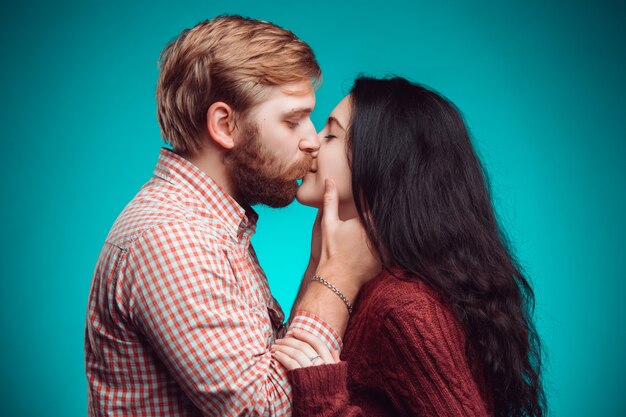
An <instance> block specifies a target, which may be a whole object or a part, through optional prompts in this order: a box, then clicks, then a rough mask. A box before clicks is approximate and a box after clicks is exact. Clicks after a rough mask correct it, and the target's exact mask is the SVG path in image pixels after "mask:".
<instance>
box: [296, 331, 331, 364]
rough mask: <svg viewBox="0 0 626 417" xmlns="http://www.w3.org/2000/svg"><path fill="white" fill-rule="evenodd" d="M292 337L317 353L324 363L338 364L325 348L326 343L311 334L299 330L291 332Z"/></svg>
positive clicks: (326, 347)
mask: <svg viewBox="0 0 626 417" xmlns="http://www.w3.org/2000/svg"><path fill="white" fill-rule="evenodd" d="M292 335H293V337H294V338H296V339H297V340H298V341H300V343H304V344H306V345H307V346H309V347H310V348H311V349H313V350H314V351H315V352H317V354H318V355H320V356H321V357H322V359H323V360H324V363H336V362H339V361H338V360H335V359H334V358H333V355H332V352H331V350H330V349H329V348H328V346H326V343H324V342H323V341H322V339H320V338H319V337H317V336H314V335H312V334H311V333H309V332H307V331H304V330H300V329H294V330H292ZM316 365H319V364H316Z"/></svg>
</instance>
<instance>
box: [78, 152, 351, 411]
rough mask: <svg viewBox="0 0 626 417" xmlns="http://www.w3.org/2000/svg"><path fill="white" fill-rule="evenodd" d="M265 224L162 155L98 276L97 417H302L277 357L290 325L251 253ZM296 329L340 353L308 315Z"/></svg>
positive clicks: (91, 380) (94, 318)
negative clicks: (294, 410) (274, 350)
mask: <svg viewBox="0 0 626 417" xmlns="http://www.w3.org/2000/svg"><path fill="white" fill-rule="evenodd" d="M256 220H257V215H256V213H255V212H254V211H253V210H251V209H248V211H247V212H246V210H244V208H242V207H241V206H240V205H239V204H238V203H237V202H236V201H235V200H234V199H233V198H232V197H231V196H229V195H228V194H227V193H225V192H224V191H223V190H222V189H221V188H220V187H219V186H218V185H217V184H215V182H213V180H211V178H210V177H209V176H207V175H206V174H204V173H203V172H202V171H201V170H199V169H198V168H197V167H195V166H194V165H193V164H191V163H190V162H188V161H186V160H185V159H183V158H182V157H180V156H178V155H176V154H175V153H173V152H172V151H169V150H167V149H162V150H161V154H160V156H159V162H158V164H157V167H156V169H155V171H154V176H153V178H152V179H151V180H150V181H149V182H148V183H147V184H146V185H144V187H143V188H142V189H141V190H140V191H139V193H138V194H137V195H136V196H135V198H134V199H133V200H132V201H131V202H130V203H129V204H128V206H127V207H126V208H125V209H124V211H123V212H122V213H121V215H120V216H119V218H118V219H117V220H116V221H115V224H114V225H113V227H112V229H111V231H110V232H109V235H108V237H107V239H106V242H105V244H104V247H103V249H102V251H101V253H100V257H99V259H98V263H97V265H96V269H95V272H94V276H93V282H92V286H91V291H90V295H89V304H88V311H87V324H86V331H85V356H86V371H87V380H88V388H89V389H88V395H89V415H90V416H168V417H173V416H200V415H205V416H239V415H253V416H288V415H290V413H291V411H290V409H291V406H290V403H291V387H290V386H289V383H288V380H287V376H286V371H285V370H284V369H283V368H282V367H281V366H280V364H279V363H278V362H276V361H275V360H274V359H273V358H272V357H271V355H270V353H269V348H270V346H271V344H272V343H273V342H274V340H275V339H276V338H277V337H282V336H283V333H284V326H283V325H282V323H283V320H284V314H283V312H282V310H281V308H280V306H279V305H278V303H277V302H276V300H275V299H274V298H273V297H272V295H271V293H270V289H269V286H268V283H267V279H266V277H265V275H264V273H263V271H262V269H261V267H260V266H259V262H258V260H257V257H256V254H255V252H254V249H253V247H252V245H251V244H250V238H251V236H252V235H253V234H254V230H255V227H256ZM288 328H289V329H293V328H300V329H304V330H307V331H309V332H311V333H313V334H315V335H317V336H318V337H320V338H322V339H323V340H325V341H326V343H327V344H328V345H329V346H330V347H332V348H334V349H339V348H340V345H341V340H340V338H339V337H338V335H337V334H336V333H335V332H334V330H333V329H332V328H331V327H330V326H329V325H328V324H327V323H326V322H324V321H323V320H321V319H320V318H318V317H316V316H314V315H312V314H308V313H304V312H299V313H298V314H296V315H295V317H294V318H293V320H292V322H291V323H290V325H289V327H288ZM288 332H289V330H287V333H288Z"/></svg>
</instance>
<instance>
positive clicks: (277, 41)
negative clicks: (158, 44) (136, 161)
mask: <svg viewBox="0 0 626 417" xmlns="http://www.w3.org/2000/svg"><path fill="white" fill-rule="evenodd" d="M159 69H160V74H159V80H158V84H157V90H156V99H157V106H158V109H157V114H158V119H159V124H160V125H161V135H162V136H163V139H164V140H165V141H166V142H168V143H169V144H170V145H171V146H172V147H173V148H174V150H175V151H179V152H188V153H193V152H196V151H197V150H199V148H200V146H201V141H202V137H203V133H204V132H205V131H206V113H207V110H208V109H209V107H210V106H211V104H213V103H215V102H217V101H223V102H225V103H227V104H228V105H230V106H231V107H232V108H233V109H234V111H235V113H236V115H237V116H238V117H244V116H245V114H246V113H247V112H248V111H249V110H250V109H251V108H252V107H253V106H254V105H255V104H257V103H258V102H259V101H261V100H262V98H263V93H264V92H265V91H266V90H267V89H266V88H265V87H267V86H277V85H283V84H287V83H291V82H298V81H304V80H310V81H311V82H312V83H313V84H314V85H317V84H318V83H319V81H320V78H321V70H320V67H319V65H318V63H317V60H316V59H315V55H314V54H313V51H312V50H311V47H309V45H307V44H306V43H305V42H303V41H301V40H300V39H298V37H296V35H294V34H293V33H292V32H290V31H288V30H286V29H283V28H281V27H278V26H276V25H274V24H272V23H269V22H264V21H260V20H254V19H249V18H244V17H241V16H218V17H215V18H213V19H211V20H206V21H204V22H200V23H198V24H197V25H196V26H194V27H193V28H192V29H186V30H184V31H183V32H182V33H181V34H180V35H179V36H178V37H177V38H176V39H174V40H173V41H172V42H170V43H169V44H168V45H167V46H166V47H165V49H164V50H163V52H162V53H161V57H160V60H159Z"/></svg>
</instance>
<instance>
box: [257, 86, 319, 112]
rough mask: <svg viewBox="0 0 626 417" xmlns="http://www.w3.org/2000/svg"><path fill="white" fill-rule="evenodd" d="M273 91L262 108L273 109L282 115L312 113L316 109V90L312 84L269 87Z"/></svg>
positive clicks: (261, 105) (261, 104)
mask: <svg viewBox="0 0 626 417" xmlns="http://www.w3.org/2000/svg"><path fill="white" fill-rule="evenodd" d="M269 88H270V89H271V91H270V92H269V94H268V95H267V96H266V98H265V100H263V102H261V103H260V104H259V106H260V107H272V108H274V110H276V111H280V112H281V113H286V112H308V113H310V112H312V111H313V108H314V107H315V90H314V88H313V86H312V85H311V83H292V84H285V85H281V86H274V87H269Z"/></svg>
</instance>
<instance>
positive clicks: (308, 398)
mask: <svg viewBox="0 0 626 417" xmlns="http://www.w3.org/2000/svg"><path fill="white" fill-rule="evenodd" d="M381 320H382V323H381V326H380V332H379V335H380V339H379V343H377V345H376V346H370V347H369V348H368V351H369V352H370V353H371V355H375V356H376V358H378V359H377V360H375V361H373V362H374V363H376V367H379V366H380V369H378V370H376V372H378V374H379V375H380V379H379V381H378V382H377V385H378V388H379V389H381V390H383V391H385V392H386V394H387V398H388V400H389V403H390V405H391V406H392V407H393V408H394V410H389V411H390V414H389V415H406V416H413V415H419V416H423V417H461V416H462V417H487V416H489V413H488V412H487V409H486V406H485V403H484V401H483V399H482V397H481V395H480V391H479V388H478V385H477V384H476V382H475V381H474V379H473V375H472V372H471V370H470V367H469V364H468V362H467V359H466V356H465V338H464V335H463V332H462V330H461V329H460V327H459V326H458V324H457V322H456V321H455V319H454V317H453V316H452V314H451V313H450V312H449V311H448V310H446V309H445V308H443V307H442V306H441V304H439V303H438V302H437V301H435V300H433V299H432V298H430V297H429V296H425V295H419V296H418V297H417V300H415V302H411V303H409V304H407V305H404V306H398V308H395V309H394V310H393V311H391V312H390V313H389V314H388V315H387V316H386V317H385V318H384V319H381ZM353 366H364V365H363V363H359V364H354V365H353ZM347 369H348V366H347V362H340V363H338V364H332V365H321V366H311V367H307V368H300V369H295V370H292V371H288V373H287V376H288V378H289V381H290V383H291V386H292V390H293V391H292V393H293V404H292V407H293V408H292V412H293V416H294V417H298V416H300V417H329V416H333V417H361V416H363V417H364V416H367V411H366V410H364V409H365V407H366V405H365V404H359V402H358V401H359V400H358V398H359V397H358V396H352V397H351V396H350V392H349V391H348V384H347V379H348V376H347Z"/></svg>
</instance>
